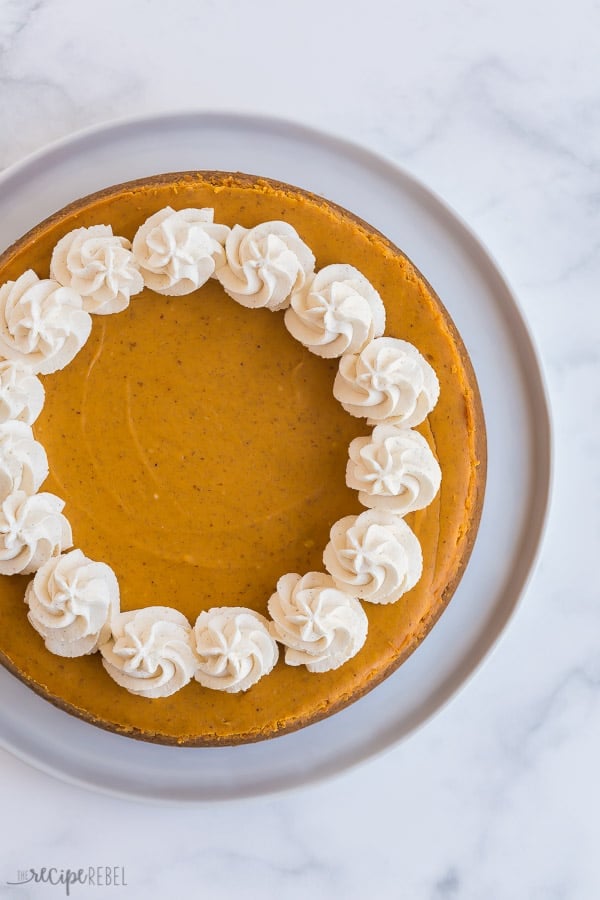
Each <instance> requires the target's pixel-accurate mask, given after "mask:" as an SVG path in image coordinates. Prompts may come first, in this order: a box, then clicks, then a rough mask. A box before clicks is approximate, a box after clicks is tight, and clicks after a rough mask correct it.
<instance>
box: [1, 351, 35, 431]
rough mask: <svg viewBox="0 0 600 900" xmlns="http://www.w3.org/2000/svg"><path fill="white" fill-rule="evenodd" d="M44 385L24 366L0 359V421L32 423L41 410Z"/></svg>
mask: <svg viewBox="0 0 600 900" xmlns="http://www.w3.org/2000/svg"><path fill="white" fill-rule="evenodd" d="M45 396H46V395H45V392H44V386H43V384H42V382H41V381H40V379H39V378H37V376H35V375H33V374H32V373H31V372H30V371H29V369H28V368H27V367H26V366H23V365H22V364H21V363H18V362H13V361H12V360H9V359H2V360H0V422H8V421H19V422H25V424H26V425H33V423H34V422H35V420H36V419H37V417H38V416H39V414H40V413H41V411H42V407H43V405H44V399H45Z"/></svg>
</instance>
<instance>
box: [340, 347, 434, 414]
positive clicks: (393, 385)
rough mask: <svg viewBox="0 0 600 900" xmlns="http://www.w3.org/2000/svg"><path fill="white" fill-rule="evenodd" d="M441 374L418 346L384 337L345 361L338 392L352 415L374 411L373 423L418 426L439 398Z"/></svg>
mask: <svg viewBox="0 0 600 900" xmlns="http://www.w3.org/2000/svg"><path fill="white" fill-rule="evenodd" d="M439 393H440V385H439V382H438V379H437V375H436V374H435V372H434V371H433V369H432V368H431V366H430V365H429V363H428V362H427V360H425V359H424V358H423V356H421V354H420V353H419V351H418V350H417V348H416V347H414V346H413V345H412V344H409V343H408V342H407V341H401V340H399V339H398V338H393V337H380V338H377V339H376V340H374V341H371V343H369V344H367V346H366V347H365V348H364V349H363V350H361V352H360V353H357V354H346V355H345V356H343V357H342V358H341V360H340V365H339V371H338V373H337V375H336V378H335V381H334V384H333V395H334V397H335V398H336V399H337V400H339V401H340V403H341V404H342V406H343V407H344V409H345V410H346V412H349V413H350V414H351V415H352V416H359V417H360V416H368V417H369V419H368V422H369V424H370V425H376V424H377V423H378V422H381V421H383V420H385V421H386V422H389V423H393V424H396V425H405V426H407V427H408V428H412V427H413V426H414V425H418V424H419V423H420V422H422V421H423V419H425V417H426V416H428V415H429V413H430V412H431V410H432V409H433V407H434V406H435V404H436V403H437V400H438V397H439Z"/></svg>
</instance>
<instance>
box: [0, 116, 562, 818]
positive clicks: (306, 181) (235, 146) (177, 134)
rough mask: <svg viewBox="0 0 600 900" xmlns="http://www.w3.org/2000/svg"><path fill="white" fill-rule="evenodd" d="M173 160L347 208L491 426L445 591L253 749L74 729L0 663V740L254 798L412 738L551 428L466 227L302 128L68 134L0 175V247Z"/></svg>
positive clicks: (196, 125) (470, 652) (451, 683)
mask: <svg viewBox="0 0 600 900" xmlns="http://www.w3.org/2000/svg"><path fill="white" fill-rule="evenodd" d="M186 169H221V170H227V171H242V172H248V173H251V174H254V175H264V176H268V177H270V178H274V179H277V180H281V181H284V182H288V183H290V184H295V185H298V186H299V187H302V188H305V189H308V190H310V191H314V192H315V193H317V194H322V195H323V196H324V197H326V198H327V199H329V200H333V201H334V202H336V203H339V204H340V205H342V206H344V207H345V208H347V209H349V210H351V211H352V212H354V213H355V214H357V215H358V216H360V217H361V218H363V219H365V220H366V221H367V222H369V223H370V224H371V225H373V226H374V227H375V228H377V229H379V230H380V231H382V232H383V233H384V234H385V235H386V236H387V237H389V238H390V239H391V240H392V241H393V242H394V243H395V244H397V245H398V246H399V247H401V248H402V249H403V250H404V251H405V252H406V253H407V254H408V256H409V257H410V258H411V259H412V260H413V262H414V263H415V264H416V266H417V267H418V268H419V269H420V270H421V271H422V272H423V274H424V275H425V277H426V278H427V279H428V281H429V282H430V283H431V284H432V286H433V287H434V289H435V290H436V291H437V293H438V294H439V296H440V297H441V299H442V302H443V303H444V305H445V306H446V307H447V309H448V310H449V312H450V314H451V316H452V318H453V319H454V322H455V323H456V325H457V327H458V329H459V331H460V332H461V335H462V337H463V339H464V341H465V344H466V346H467V350H468V351H469V354H470V356H471V359H472V361H473V365H474V367H475V371H476V373H477V378H478V381H479V387H480V390H481V396H482V400H483V406H484V410H485V411H486V424H487V432H488V434H487V437H488V477H487V487H486V499H485V505H484V511H483V517H482V521H481V526H480V530H479V536H478V538H477V542H476V544H475V548H474V551H473V555H472V558H471V562H470V563H469V566H468V568H467V571H466V573H465V575H464V577H463V579H462V581H461V584H460V586H459V588H458V590H457V592H456V594H455V596H454V599H453V600H452V603H451V604H450V605H449V607H448V609H447V610H446V611H445V613H444V614H443V616H442V618H441V619H440V621H439V622H438V623H437V625H436V626H435V628H434V629H433V631H432V632H431V634H430V635H429V636H428V637H427V639H426V640H425V641H424V643H423V644H422V645H421V646H420V647H419V648H418V650H417V651H416V652H415V653H414V654H413V655H412V656H411V657H410V658H409V659H408V661H407V662H405V663H404V664H403V665H402V666H401V667H400V669H399V670H398V671H397V672H396V673H394V674H393V675H392V676H391V677H390V678H388V679H387V680H386V681H385V682H384V683H383V684H381V685H380V686H379V687H378V688H376V689H375V690H374V691H372V692H371V693H370V694H368V695H367V696H366V697H364V698H363V699H361V700H359V701H358V702H356V703H355V704H353V705H352V706H350V707H348V708H347V709H345V710H342V711H341V712H339V713H337V714H336V715H334V716H332V717H331V718H329V719H326V720H324V721H322V722H319V723H316V724H314V725H311V726H310V727H308V728H305V729H303V730H301V731H298V732H295V733H293V734H289V735H284V736H282V737H279V738H276V739H273V740H270V741H264V742H262V743H259V744H248V745H244V746H238V747H223V748H178V747H166V746H161V745H156V744H150V743H144V742H139V741H134V740H131V739H128V738H124V737H120V736H118V735H115V734H112V733H109V732H105V731H102V730H100V729H98V728H95V727H93V726H91V725H88V724H86V723H85V722H82V721H81V720H79V719H76V718H74V717H71V716H69V715H67V714H66V713H64V712H62V711H61V710H59V709H56V708H55V707H54V706H52V705H51V704H50V703H47V702H46V701H44V700H42V699H41V698H40V697H38V696H37V695H36V694H34V693H33V692H32V691H30V690H29V689H28V688H26V687H25V686H24V685H23V684H22V683H21V682H20V681H18V680H17V679H16V678H14V677H13V676H12V675H10V674H9V672H7V671H6V670H4V669H2V670H0V746H3V747H4V748H6V749H7V750H10V751H12V752H14V753H15V754H16V755H17V756H19V757H21V758H22V759H24V760H26V761H28V762H30V763H31V764H32V765H34V766H36V767H38V768H41V769H43V770H45V771H47V772H50V773H52V774H54V775H57V776H59V777H61V778H64V779H67V780H69V781H74V782H76V783H79V784H84V785H87V786H89V787H93V788H96V789H99V790H104V791H107V792H111V793H116V794H120V795H128V796H134V797H138V798H147V799H155V800H156V799H158V800H168V801H192V802H193V801H200V800H210V799H226V798H234V797H242V796H248V795H253V794H261V793H267V792H270V791H276V790H280V789H284V788H290V787H295V786H298V785H301V784H305V783H308V782H311V781H315V780H317V779H320V778H323V777H325V776H327V775H328V774H331V773H334V772H339V771H341V770H343V769H344V768H346V767H348V766H351V765H353V764H355V763H357V762H359V761H361V760H364V759H366V758H368V757H369V756H372V755H373V754H375V753H377V752H379V751H381V750H383V749H385V748H386V747H389V746H390V745H391V744H393V743H395V742H397V741H399V740H400V739H402V738H404V737H406V736H407V735H409V734H410V733H411V732H412V731H414V729H415V728H417V727H418V726H419V725H421V724H422V723H423V722H424V721H426V719H428V718H429V717H430V716H431V715H433V713H434V712H436V711H437V710H438V709H439V708H440V707H441V706H442V704H443V703H445V702H446V701H447V700H448V699H449V697H451V696H452V694H454V693H455V692H456V691H457V689H458V688H459V687H460V686H461V685H462V684H463V683H464V682H465V680H466V679H467V677H468V676H469V675H470V674H471V673H472V672H473V670H474V669H475V667H476V666H477V665H478V664H479V663H480V662H481V660H482V659H483V657H484V656H485V655H486V653H487V652H488V651H489V650H490V648H491V647H492V645H493V644H494V642H495V641H496V639H497V638H498V636H499V634H500V633H501V631H502V629H503V627H504V625H505V624H506V622H507V621H508V619H509V617H510V615H511V613H512V612H513V610H514V608H515V606H516V603H517V601H518V598H519V596H520V594H521V592H522V590H523V586H524V584H525V581H526V579H527V577H528V574H529V573H530V571H531V568H532V565H533V562H534V558H535V555H536V551H537V548H538V545H539V541H540V537H541V533H542V528H543V522H544V518H545V512H546V507H547V501H548V491H549V481H550V424H549V416H548V406H547V401H546V396H545V390H544V385H543V380H542V377H541V373H540V369H539V365H538V362H537V359H536V354H535V351H534V349H533V346H532V343H531V339H530V337H529V335H528V333H527V329H526V327H525V324H524V322H523V319H522V317H521V314H520V312H519V310H518V308H517V304H516V301H515V298H514V296H513V295H512V293H511V291H510V289H509V287H508V286H507V284H506V282H505V280H504V278H503V276H502V275H501V273H500V272H499V270H498V268H497V266H496V265H495V263H494V262H493V260H492V259H491V258H490V256H489V254H488V252H487V251H486V250H485V248H484V247H483V246H482V245H481V244H480V243H479V241H478V240H477V238H476V237H475V236H474V235H473V234H472V233H471V232H470V231H469V229H468V228H467V227H466V226H465V224H464V223H463V222H462V221H461V220H460V219H459V218H458V217H457V216H456V214H455V213H453V212H452V211H451V210H450V209H448V207H447V206H445V205H444V204H443V203H442V201H440V200H439V199H438V198H437V197H435V196H434V195H433V194H432V193H431V192H430V191H428V190H427V189H426V188H425V187H423V186H422V185H421V184H419V183H418V182H416V181H415V180H414V179H413V178H412V177H411V176H410V175H408V174H407V173H406V172H404V171H402V170H401V169H399V168H398V167H396V166H394V165H392V164H391V163H389V162H387V161H385V160H384V159H382V158H380V157H378V156H376V155H374V154H372V153H370V152H368V151H365V150H363V149H361V148H358V147H356V146H354V145H352V144H349V143H347V142H344V141H340V140H337V139H335V138H332V137H329V136H327V135H324V134H321V133H318V132H315V131H312V130H309V129H306V128H303V127H301V126H298V125H294V124H291V123H288V122H282V121H279V120H270V119H264V118H257V117H250V116H240V115H234V114H203V113H188V114H175V115H167V116H159V117H153V118H146V119H141V120H135V121H126V122H121V123H116V124H112V125H108V126H103V127H101V128H96V129H93V130H90V131H86V132H84V133H81V134H78V135H75V136H73V137H70V138H68V139H66V140H64V141H61V142H59V143H57V144H54V145H52V146H51V147H49V148H47V149H45V150H42V151H41V152H40V153H37V154H35V155H34V156H30V157H29V158H28V159H26V160H24V161H23V162H22V163H20V164H18V165H16V166H13V167H12V168H11V169H9V170H7V171H6V172H5V173H4V174H3V175H2V176H0V204H1V205H2V209H4V210H10V213H9V214H8V215H5V216H4V217H2V219H0V249H1V248H3V247H5V246H8V245H9V244H10V243H12V242H13V241H14V240H15V239H16V238H18V237H19V236H20V235H21V234H23V233H24V232H26V231H27V230H28V229H29V228H31V227H32V226H33V225H35V224H36V223H37V222H39V221H40V220H42V219H44V218H45V217H46V216H48V215H49V214H51V213H52V212H54V211H55V210H57V209H59V208H61V207H63V206H65V205H66V204H67V203H69V202H71V201H73V200H75V199H77V198H79V197H82V196H84V195H86V194H89V193H92V192H93V191H96V190H99V189H100V188H103V187H106V186H108V185H111V184H116V183H119V182H123V181H129V180H132V179H135V178H141V177H144V176H149V175H154V174H157V173H160V172H170V171H183V170H186ZM516 436H518V439H515V437H516ZM507 437H508V438H509V439H507Z"/></svg>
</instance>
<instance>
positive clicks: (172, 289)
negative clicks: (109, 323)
mask: <svg viewBox="0 0 600 900" xmlns="http://www.w3.org/2000/svg"><path fill="white" fill-rule="evenodd" d="M213 218H214V210H213V209H180V210H178V211H177V212H176V211H175V210H174V209H172V208H171V207H170V206H167V207H165V208H164V209H161V210H159V212H157V213H154V215H152V216H150V218H149V219H147V220H146V221H145V222H144V224H143V225H141V226H140V227H139V228H138V231H137V233H136V235H135V237H134V239H133V248H132V249H133V255H134V257H135V260H136V262H137V264H138V265H139V267H140V269H141V271H142V275H143V277H144V282H145V284H146V287H149V288H150V289H151V290H153V291H156V293H157V294H164V295H166V296H169V297H179V296H182V295H183V294H191V293H192V291H195V290H197V289H198V288H200V287H202V285H203V284H205V283H206V282H207V281H208V279H209V278H210V277H211V276H212V275H214V274H215V271H216V270H217V269H218V268H219V267H220V266H222V265H224V263H225V250H224V249H223V245H224V243H225V239H226V238H227V235H228V234H229V228H228V227H227V225H217V224H215V223H214V222H213Z"/></svg>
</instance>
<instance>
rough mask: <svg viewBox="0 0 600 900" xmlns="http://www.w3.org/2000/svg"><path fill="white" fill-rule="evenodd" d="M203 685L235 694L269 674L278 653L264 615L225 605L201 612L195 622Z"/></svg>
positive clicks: (199, 666) (199, 674) (199, 673)
mask: <svg viewBox="0 0 600 900" xmlns="http://www.w3.org/2000/svg"><path fill="white" fill-rule="evenodd" d="M194 639H195V644H196V652H197V654H198V658H199V663H198V668H197V670H196V680H197V681H199V682H200V684H201V685H203V687H207V688H213V689H214V690H217V691H227V693H229V694H236V693H238V692H239V691H247V690H248V688H250V687H252V685H253V684H256V682H257V681H259V679H261V678H262V677H263V675H268V674H269V672H270V671H271V670H272V668H273V666H274V665H275V663H276V662H277V659H278V657H279V649H278V647H277V644H276V643H275V641H274V640H273V638H272V637H271V635H270V634H269V623H268V622H267V620H266V619H265V617H264V616H261V615H260V614H259V613H257V612H254V611H253V610H251V609H244V608H243V607H238V606H231V607H229V606H222V607H214V608H213V609H209V610H208V612H202V613H200V615H199V616H198V618H197V620H196V624H195V626H194Z"/></svg>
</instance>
